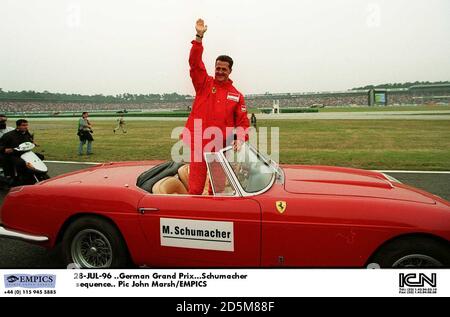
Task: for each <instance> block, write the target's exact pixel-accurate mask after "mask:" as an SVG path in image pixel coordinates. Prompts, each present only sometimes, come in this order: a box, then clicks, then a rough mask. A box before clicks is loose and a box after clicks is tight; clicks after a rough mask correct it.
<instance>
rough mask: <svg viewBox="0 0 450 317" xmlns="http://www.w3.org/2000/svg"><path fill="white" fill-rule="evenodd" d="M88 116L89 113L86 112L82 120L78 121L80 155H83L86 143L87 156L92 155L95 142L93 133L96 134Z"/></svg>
mask: <svg viewBox="0 0 450 317" xmlns="http://www.w3.org/2000/svg"><path fill="white" fill-rule="evenodd" d="M88 116H89V113H88V112H86V111H85V112H83V114H82V115H81V118H80V120H78V133H77V135H78V137H79V138H80V144H79V146H78V155H83V146H84V145H85V144H86V142H87V147H86V154H87V155H91V154H92V141H94V138H93V137H92V133H94V131H93V130H92V125H91V123H90V122H89V119H88Z"/></svg>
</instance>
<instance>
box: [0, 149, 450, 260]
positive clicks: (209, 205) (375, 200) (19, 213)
mask: <svg viewBox="0 0 450 317" xmlns="http://www.w3.org/2000/svg"><path fill="white" fill-rule="evenodd" d="M242 153H244V154H242ZM205 158H206V161H207V165H208V175H209V181H208V182H209V183H210V186H211V188H212V191H213V193H212V194H211V193H210V194H209V195H208V190H207V189H205V195H198V196H192V195H188V192H187V184H188V182H187V179H188V177H189V175H188V174H189V166H188V165H187V164H182V163H174V162H166V163H161V164H159V165H156V166H155V163H154V162H153V163H152V162H122V163H107V164H102V165H98V166H95V167H92V168H88V169H85V170H82V171H78V172H74V173H69V174H65V175H62V176H59V177H56V178H53V179H50V180H46V181H43V182H41V183H38V184H36V185H31V186H22V187H15V188H13V189H11V191H10V192H9V194H8V195H7V197H6V199H5V201H4V204H3V206H2V209H1V215H0V216H1V224H0V236H1V237H9V238H13V239H22V240H26V241H29V242H31V243H36V244H40V245H43V246H45V247H48V248H54V247H56V246H57V245H60V244H62V251H63V252H62V253H63V256H64V258H65V261H66V263H67V264H69V263H75V264H76V265H79V266H81V267H86V268H108V267H126V266H127V265H129V264H130V263H132V264H134V265H136V266H140V267H231V266H234V267H366V266H368V265H369V264H372V263H376V264H378V265H379V266H380V267H441V266H443V267H449V266H450V203H449V202H447V201H445V200H443V199H441V198H439V197H437V196H434V195H432V194H429V193H426V192H424V191H421V190H418V189H415V188H412V187H409V186H406V185H404V184H401V183H400V182H398V181H396V180H395V179H393V178H391V177H389V176H387V175H384V174H382V173H378V172H372V171H365V170H358V169H349V168H340V167H327V166H300V165H284V166H278V165H277V164H275V163H274V162H272V161H271V160H270V159H267V158H265V157H263V156H262V155H261V154H259V153H258V152H257V151H256V150H254V149H253V148H251V147H250V146H247V145H245V146H244V147H243V149H242V150H241V151H239V152H234V151H233V150H232V149H231V148H225V149H223V150H222V151H220V152H216V153H206V154H205ZM208 182H207V183H208ZM207 185H208V184H207Z"/></svg>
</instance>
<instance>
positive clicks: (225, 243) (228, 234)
mask: <svg viewBox="0 0 450 317" xmlns="http://www.w3.org/2000/svg"><path fill="white" fill-rule="evenodd" d="M160 237H161V245H162V246H167V247H178V248H190V249H203V250H217V251H234V231H233V222H229V221H207V220H191V219H177V218H161V219H160Z"/></svg>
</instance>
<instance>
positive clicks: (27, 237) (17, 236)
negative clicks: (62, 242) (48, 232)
mask: <svg viewBox="0 0 450 317" xmlns="http://www.w3.org/2000/svg"><path fill="white" fill-rule="evenodd" d="M0 238H9V239H14V240H23V241H29V242H45V241H48V237H46V236H35V235H31V234H26V233H21V232H17V231H12V230H8V229H5V227H3V226H2V225H0Z"/></svg>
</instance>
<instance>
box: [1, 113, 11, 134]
mask: <svg viewBox="0 0 450 317" xmlns="http://www.w3.org/2000/svg"><path fill="white" fill-rule="evenodd" d="M6 121H8V118H7V117H6V115H4V114H0V138H1V137H2V136H3V134H5V133H8V132H9V131H12V130H14V128H13V127H8V126H6Z"/></svg>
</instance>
